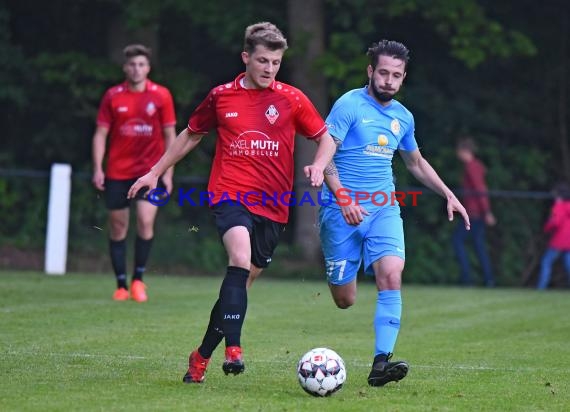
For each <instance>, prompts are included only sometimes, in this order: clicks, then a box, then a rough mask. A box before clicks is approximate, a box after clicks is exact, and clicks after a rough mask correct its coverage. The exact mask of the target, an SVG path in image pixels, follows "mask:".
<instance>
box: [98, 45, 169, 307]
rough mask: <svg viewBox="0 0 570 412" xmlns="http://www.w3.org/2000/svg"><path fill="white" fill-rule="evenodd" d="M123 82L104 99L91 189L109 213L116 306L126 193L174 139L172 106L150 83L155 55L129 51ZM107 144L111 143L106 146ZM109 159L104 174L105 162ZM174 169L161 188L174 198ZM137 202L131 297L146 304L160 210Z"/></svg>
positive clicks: (123, 293) (123, 284) (125, 295)
mask: <svg viewBox="0 0 570 412" xmlns="http://www.w3.org/2000/svg"><path fill="white" fill-rule="evenodd" d="M123 53H124V56H125V63H124V65H123V71H124V72H125V76H126V80H125V82H123V83H121V84H119V85H116V86H113V87H111V88H110V89H108V90H107V91H106V93H105V95H104V96H103V99H102V101H101V105H100V108H99V113H98V115H97V128H96V130H95V134H94V136H93V179H92V180H93V185H94V186H95V187H96V188H97V189H98V190H102V191H104V195H105V204H106V207H107V209H109V227H110V234H109V237H110V239H109V250H110V255H111V264H112V266H113V269H114V271H115V276H116V278H117V289H116V290H115V293H114V294H113V299H114V300H120V301H123V300H128V299H129V291H128V286H127V270H126V268H127V264H126V237H127V232H128V229H129V206H130V200H129V199H127V192H128V190H129V188H130V187H131V185H132V184H133V183H134V182H135V181H136V179H138V178H139V177H140V176H142V175H144V174H145V173H146V172H148V170H149V169H150V168H151V167H152V165H154V164H155V163H156V162H157V161H158V159H160V157H161V156H162V155H163V154H164V152H165V150H166V148H167V147H168V146H170V144H171V143H172V142H173V141H174V139H175V138H176V130H175V124H176V117H175V114H174V104H173V102H172V96H171V94H170V92H169V91H168V89H166V88H165V87H163V86H161V85H159V84H156V83H153V82H151V81H150V80H148V78H147V76H148V73H149V72H150V58H151V51H150V49H148V48H147V47H145V46H142V45H138V44H134V45H129V46H127V47H125V49H124V51H123ZM107 141H108V142H107ZM105 155H107V156H106V157H107V160H106V169H105V171H103V160H104V158H105ZM172 174H173V168H169V169H167V170H164V173H163V174H162V182H161V185H162V186H163V187H165V189H166V190H167V191H168V192H169V193H170V191H171V190H172ZM143 195H144V191H143V192H141V193H140V194H139V195H138V196H136V197H134V198H136V200H137V202H136V213H137V237H136V241H135V262H134V264H135V267H134V269H133V276H132V282H131V291H130V296H131V298H132V299H134V300H135V301H137V302H145V301H146V300H147V294H146V291H145V289H146V286H145V284H144V283H143V280H142V278H143V273H144V271H145V266H146V262H147V260H148V256H149V254H150V249H151V246H152V239H153V236H154V221H155V218H156V213H157V210H158V208H157V207H156V206H155V205H153V204H151V203H149V202H148V201H147V200H146V199H145V198H144V196H143Z"/></svg>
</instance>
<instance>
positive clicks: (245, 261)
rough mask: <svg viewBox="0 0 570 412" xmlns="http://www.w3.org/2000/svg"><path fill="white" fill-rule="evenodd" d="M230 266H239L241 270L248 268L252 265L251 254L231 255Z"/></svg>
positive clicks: (239, 253) (236, 253)
mask: <svg viewBox="0 0 570 412" xmlns="http://www.w3.org/2000/svg"><path fill="white" fill-rule="evenodd" d="M229 258H230V266H238V267H240V268H247V267H250V265H251V254H250V253H246V252H234V253H232V254H231V256H230V257H229Z"/></svg>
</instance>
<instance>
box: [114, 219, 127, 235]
mask: <svg viewBox="0 0 570 412" xmlns="http://www.w3.org/2000/svg"><path fill="white" fill-rule="evenodd" d="M109 227H110V229H111V237H112V238H113V239H123V238H125V237H126V236H127V230H128V228H129V225H128V223H127V222H125V221H123V220H119V219H111V220H110V221H109Z"/></svg>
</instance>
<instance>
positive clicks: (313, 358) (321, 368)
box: [297, 348, 346, 396]
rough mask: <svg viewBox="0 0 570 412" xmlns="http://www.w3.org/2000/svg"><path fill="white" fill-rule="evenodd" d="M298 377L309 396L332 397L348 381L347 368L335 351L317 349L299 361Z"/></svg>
mask: <svg viewBox="0 0 570 412" xmlns="http://www.w3.org/2000/svg"><path fill="white" fill-rule="evenodd" d="M297 377H298V378H299V384H300V385H301V387H302V388H303V389H304V391H305V392H307V393H308V394H310V395H313V396H330V395H332V394H333V393H335V392H336V391H338V390H339V389H340V388H342V385H343V384H344V382H345V381H346V368H345V366H344V361H343V360H342V358H341V357H340V356H339V355H338V353H336V352H335V351H333V350H331V349H327V348H315V349H311V350H310V351H308V352H307V353H305V354H304V355H303V357H302V358H301V360H300V361H299V364H298V366H297Z"/></svg>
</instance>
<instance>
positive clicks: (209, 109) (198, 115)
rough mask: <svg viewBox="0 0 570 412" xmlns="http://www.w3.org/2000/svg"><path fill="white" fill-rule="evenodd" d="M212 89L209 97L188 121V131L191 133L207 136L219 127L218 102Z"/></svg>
mask: <svg viewBox="0 0 570 412" xmlns="http://www.w3.org/2000/svg"><path fill="white" fill-rule="evenodd" d="M214 90H215V89H212V90H211V91H210V93H208V96H207V97H206V98H205V99H204V100H203V101H202V103H200V105H199V106H198V107H197V108H196V110H194V112H193V113H192V114H191V115H190V119H189V120H188V131H189V132H190V133H198V134H207V133H208V132H209V131H210V130H212V129H215V128H216V126H217V125H218V119H217V116H216V100H215V99H214Z"/></svg>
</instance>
